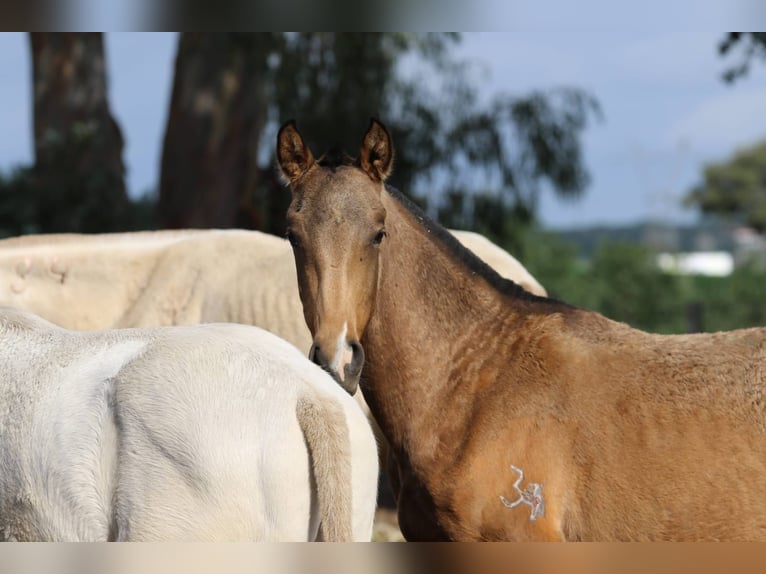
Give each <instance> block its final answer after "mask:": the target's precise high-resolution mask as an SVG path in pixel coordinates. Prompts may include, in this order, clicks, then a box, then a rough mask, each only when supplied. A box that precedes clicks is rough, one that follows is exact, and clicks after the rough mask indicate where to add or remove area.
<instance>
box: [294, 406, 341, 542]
mask: <svg viewBox="0 0 766 574" xmlns="http://www.w3.org/2000/svg"><path fill="white" fill-rule="evenodd" d="M296 411H297V415H298V424H300V427H301V430H302V431H303V436H304V437H305V439H306V445H307V446H308V451H309V457H310V460H311V467H312V469H313V473H314V482H315V484H316V493H317V502H318V506H319V519H320V523H319V539H320V540H324V541H327V542H346V541H351V540H353V536H352V530H353V528H352V523H353V516H352V508H351V498H352V492H353V489H352V483H351V441H350V437H349V434H348V433H349V430H348V425H347V423H346V414H345V412H344V410H343V407H342V405H340V404H339V403H338V402H336V401H334V400H333V399H332V398H330V397H324V396H322V395H320V394H319V393H311V395H309V396H304V397H301V398H300V399H299V400H298V404H297V407H296Z"/></svg>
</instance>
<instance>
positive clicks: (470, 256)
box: [386, 185, 571, 307]
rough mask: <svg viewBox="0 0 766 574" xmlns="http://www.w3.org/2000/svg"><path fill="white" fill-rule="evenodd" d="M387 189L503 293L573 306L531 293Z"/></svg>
mask: <svg viewBox="0 0 766 574" xmlns="http://www.w3.org/2000/svg"><path fill="white" fill-rule="evenodd" d="M386 191H387V192H388V193H389V195H391V197H393V198H394V199H396V200H397V201H398V202H399V203H401V204H402V206H403V207H404V208H405V209H406V210H407V211H409V212H410V213H411V214H412V215H413V216H414V217H415V218H416V219H417V220H418V221H419V222H420V224H421V225H423V227H425V228H426V229H427V230H428V231H429V233H430V234H431V235H433V236H436V237H437V238H438V239H439V241H441V242H442V243H443V244H444V245H446V246H447V247H448V248H449V250H450V252H451V253H452V254H453V255H454V256H455V258H456V259H458V260H459V261H461V262H462V263H463V264H465V265H466V267H468V269H470V270H471V271H472V272H473V273H476V274H477V275H480V276H482V277H483V278H484V279H486V280H487V282H488V283H489V284H490V285H491V286H492V287H494V288H495V289H497V290H498V291H500V292H501V293H504V294H506V295H508V296H510V297H513V298H515V299H521V300H524V301H535V302H546V303H554V304H560V305H564V306H566V307H571V305H569V304H567V303H564V302H562V301H558V300H557V299H553V298H551V297H541V296H539V295H535V294H533V293H530V292H529V291H527V290H526V289H524V288H523V287H522V286H521V285H519V284H518V283H515V282H514V281H511V280H510V279H506V278H505V277H502V276H501V275H500V274H499V273H498V272H497V271H495V270H494V269H493V268H492V267H490V266H489V265H487V264H486V263H484V261H482V260H481V259H480V258H479V257H478V256H477V255H476V254H474V253H473V251H471V250H470V249H468V248H467V247H465V246H464V245H463V244H462V243H460V241H459V240H458V239H457V238H456V237H455V236H454V235H452V234H451V233H450V232H449V231H447V229H445V228H444V227H442V226H441V225H439V224H438V223H436V222H435V221H434V220H433V219H431V218H430V217H429V216H428V215H426V213H425V212H424V211H423V210H422V209H420V207H418V206H417V205H416V204H415V203H414V202H413V201H412V200H411V199H410V198H408V197H407V196H406V195H404V194H403V193H402V192H401V191H399V190H398V189H396V188H395V187H392V186H390V185H386Z"/></svg>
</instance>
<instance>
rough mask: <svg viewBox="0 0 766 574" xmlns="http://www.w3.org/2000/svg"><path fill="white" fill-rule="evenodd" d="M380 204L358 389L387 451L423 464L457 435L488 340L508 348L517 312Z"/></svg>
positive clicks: (406, 217)
mask: <svg viewBox="0 0 766 574" xmlns="http://www.w3.org/2000/svg"><path fill="white" fill-rule="evenodd" d="M386 198H387V201H386V203H385V207H386V211H387V213H388V215H387V219H386V228H387V229H388V231H389V233H388V238H387V239H386V241H387V242H388V243H387V244H386V245H385V247H384V248H382V251H381V270H380V278H379V285H378V294H377V298H376V303H375V311H374V312H373V315H372V317H371V318H370V322H369V324H368V326H367V329H366V331H365V335H364V338H363V341H362V343H363V346H364V348H365V354H366V357H367V361H366V363H365V368H364V374H363V381H364V382H363V385H364V386H363V388H364V391H365V397H367V398H368V402H369V403H370V408H371V409H372V410H373V414H375V416H376V418H377V419H378V422H379V423H380V424H381V427H382V428H383V430H384V434H386V438H387V439H388V440H389V442H391V444H392V445H393V446H394V448H395V449H398V450H399V451H400V452H406V453H407V456H408V458H410V459H411V460H413V459H414V458H417V457H420V458H421V461H422V463H423V464H429V463H430V462H432V457H433V456H435V454H436V452H437V450H439V443H440V442H441V441H447V440H450V439H451V438H454V439H455V440H460V439H461V438H462V437H463V436H464V435H465V429H466V426H467V425H468V421H469V417H470V413H471V401H470V400H468V399H469V397H470V396H471V384H472V383H471V381H472V380H475V379H476V378H477V377H476V376H475V375H476V373H477V372H476V369H481V365H482V363H483V360H482V357H490V356H492V355H493V353H495V349H493V346H494V345H496V344H497V343H496V342H492V341H499V340H502V339H505V340H506V342H507V338H506V337H505V335H508V334H509V333H512V331H513V326H514V325H515V324H516V323H517V320H518V319H519V317H520V316H521V314H522V313H523V310H521V309H517V308H516V307H515V306H514V305H513V304H510V305H509V298H508V296H507V295H503V294H502V293H500V292H499V291H498V290H497V289H495V288H494V287H493V286H492V285H490V283H489V282H488V281H487V280H486V279H485V278H483V277H482V276H481V275H480V274H476V273H475V272H473V271H471V270H469V269H468V268H467V267H466V265H465V263H464V262H462V261H461V260H460V258H459V257H457V256H456V255H455V254H454V253H452V252H451V250H450V249H449V248H448V247H447V246H446V245H445V244H444V243H443V241H442V240H441V239H439V238H437V237H434V235H433V233H432V232H429V231H428V229H427V228H426V227H424V226H423V225H422V223H421V222H419V221H418V220H417V217H416V216H414V215H413V214H412V213H410V212H409V211H408V210H407V209H406V208H405V207H404V206H403V205H401V204H400V203H399V202H398V201H397V200H396V199H394V198H392V197H390V196H387V194H386ZM487 333H493V335H492V336H491V337H487ZM495 357H496V355H495ZM460 397H463V400H460ZM429 441H431V442H430V443H429ZM441 450H443V449H441ZM413 462H414V460H413Z"/></svg>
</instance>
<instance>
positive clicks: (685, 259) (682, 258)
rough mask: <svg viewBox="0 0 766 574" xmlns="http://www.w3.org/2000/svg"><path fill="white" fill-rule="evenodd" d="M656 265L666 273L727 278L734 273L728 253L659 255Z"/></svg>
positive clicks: (732, 260)
mask: <svg viewBox="0 0 766 574" xmlns="http://www.w3.org/2000/svg"><path fill="white" fill-rule="evenodd" d="M657 265H658V266H659V268H660V269H662V270H663V271H665V272H666V273H678V274H679V275H708V276H711V277H727V276H729V275H731V273H732V271H734V256H733V255H732V254H731V253H729V252H728V251H695V252H693V253H660V254H659V255H657Z"/></svg>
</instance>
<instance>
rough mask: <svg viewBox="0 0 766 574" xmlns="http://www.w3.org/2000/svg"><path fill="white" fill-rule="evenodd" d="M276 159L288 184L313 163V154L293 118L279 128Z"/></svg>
mask: <svg viewBox="0 0 766 574" xmlns="http://www.w3.org/2000/svg"><path fill="white" fill-rule="evenodd" d="M277 161H278V162H279V169H280V171H281V172H282V175H283V176H284V178H285V179H286V180H287V182H288V183H290V184H292V183H294V182H295V180H297V179H298V178H299V177H300V176H302V175H303V174H304V173H306V172H307V171H308V170H309V168H310V167H311V166H312V165H314V156H313V155H312V153H311V150H310V149H309V148H308V146H307V145H306V142H305V141H303V136H301V134H300V132H299V131H298V128H297V127H295V120H290V121H288V122H286V123H285V124H284V125H283V126H282V127H281V128H279V134H278V135H277Z"/></svg>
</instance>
